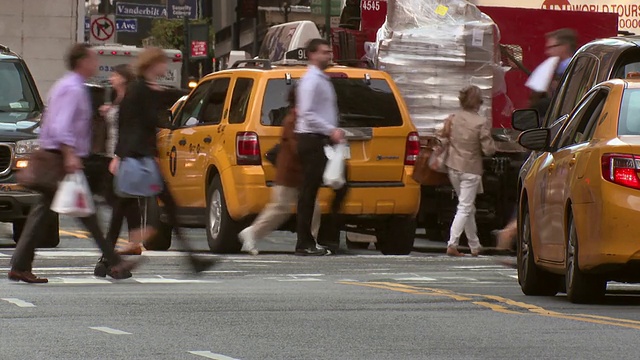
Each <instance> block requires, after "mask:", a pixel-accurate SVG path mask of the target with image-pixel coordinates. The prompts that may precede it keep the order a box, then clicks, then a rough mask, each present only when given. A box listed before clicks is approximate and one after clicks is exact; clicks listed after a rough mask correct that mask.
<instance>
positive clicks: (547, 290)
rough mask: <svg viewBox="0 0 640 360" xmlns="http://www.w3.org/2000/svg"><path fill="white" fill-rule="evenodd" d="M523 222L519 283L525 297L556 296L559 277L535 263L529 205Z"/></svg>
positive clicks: (519, 242)
mask: <svg viewBox="0 0 640 360" xmlns="http://www.w3.org/2000/svg"><path fill="white" fill-rule="evenodd" d="M523 211H524V213H523V214H522V221H520V223H519V224H518V225H519V226H518V241H517V259H518V282H519V283H520V288H521V289H522V292H523V293H524V294H525V295H531V296H554V295H555V294H557V293H558V288H559V283H560V281H559V277H558V276H557V275H555V274H551V273H548V272H546V271H544V270H542V269H540V268H538V265H536V263H535V258H534V255H533V246H531V219H530V216H529V206H528V204H526V203H525V204H524V205H523Z"/></svg>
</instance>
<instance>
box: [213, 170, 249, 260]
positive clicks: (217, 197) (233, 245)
mask: <svg viewBox="0 0 640 360" xmlns="http://www.w3.org/2000/svg"><path fill="white" fill-rule="evenodd" d="M239 229H240V224H239V223H238V222H237V221H235V220H233V219H232V218H231V215H229V211H228V210H227V203H226V201H225V199H224V190H223V188H222V181H221V180H220V176H219V175H216V176H215V177H214V178H213V180H212V181H211V185H210V186H209V193H208V196H207V242H208V243H209V249H211V251H212V252H214V253H237V252H240V248H241V247H242V245H241V244H240V242H239V241H238V233H239V231H240V230H239Z"/></svg>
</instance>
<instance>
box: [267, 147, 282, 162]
mask: <svg viewBox="0 0 640 360" xmlns="http://www.w3.org/2000/svg"><path fill="white" fill-rule="evenodd" d="M279 152H280V144H276V146H274V147H272V148H271V149H270V150H269V151H267V152H266V153H265V154H264V157H265V158H266V159H267V160H268V161H269V162H270V163H272V164H273V166H276V159H277V158H278V153H279Z"/></svg>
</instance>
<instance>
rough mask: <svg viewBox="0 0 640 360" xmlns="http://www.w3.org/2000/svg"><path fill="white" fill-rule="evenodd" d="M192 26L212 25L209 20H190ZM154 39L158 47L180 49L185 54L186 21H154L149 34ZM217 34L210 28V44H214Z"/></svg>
mask: <svg viewBox="0 0 640 360" xmlns="http://www.w3.org/2000/svg"><path fill="white" fill-rule="evenodd" d="M189 22H190V23H191V24H206V23H209V24H210V20H209V19H198V20H190V21H189ZM149 35H151V36H152V37H153V40H154V43H155V45H156V46H159V47H161V48H164V49H178V50H180V51H182V52H183V53H184V52H185V48H184V20H182V19H154V20H153V23H152V25H151V31H150V33H149ZM214 39H215V32H214V30H213V27H212V26H210V27H209V44H213V41H214Z"/></svg>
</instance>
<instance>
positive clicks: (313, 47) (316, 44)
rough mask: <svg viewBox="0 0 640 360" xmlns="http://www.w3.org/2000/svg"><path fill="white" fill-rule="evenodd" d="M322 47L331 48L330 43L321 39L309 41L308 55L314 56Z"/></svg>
mask: <svg viewBox="0 0 640 360" xmlns="http://www.w3.org/2000/svg"><path fill="white" fill-rule="evenodd" d="M322 45H326V46H329V42H328V41H327V40H325V39H320V38H318V39H311V40H309V43H308V44H307V54H312V53H314V52H317V51H318V49H320V46H322Z"/></svg>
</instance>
